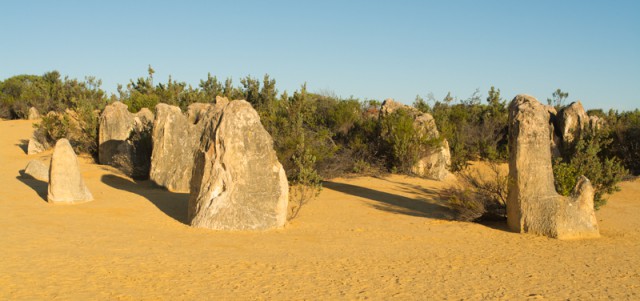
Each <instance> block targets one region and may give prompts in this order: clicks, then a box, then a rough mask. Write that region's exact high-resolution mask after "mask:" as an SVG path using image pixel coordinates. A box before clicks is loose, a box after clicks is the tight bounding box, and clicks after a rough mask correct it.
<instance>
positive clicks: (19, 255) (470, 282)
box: [0, 121, 640, 300]
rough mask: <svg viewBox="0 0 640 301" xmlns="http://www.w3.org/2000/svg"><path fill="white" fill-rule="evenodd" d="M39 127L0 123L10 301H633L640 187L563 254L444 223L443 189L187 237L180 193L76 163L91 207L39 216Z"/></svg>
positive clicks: (408, 191)
mask: <svg viewBox="0 0 640 301" xmlns="http://www.w3.org/2000/svg"><path fill="white" fill-rule="evenodd" d="M31 123H32V122H30V121H0V168H1V170H2V172H0V183H2V187H1V188H0V191H1V192H0V229H1V230H0V231H1V235H0V250H1V256H0V299H2V300H24V299H27V300H34V299H35V300H69V299H75V300H236V299H279V300H304V299H312V300H334V299H385V300H386V299H400V300H411V299H421V300H440V299H455V300H460V299H468V300H483V299H489V300H495V299H503V300H528V299H542V300H561V299H562V300H566V299H571V300H604V299H616V300H625V299H627V300H634V299H635V300H638V299H640V180H635V181H633V182H625V183H623V184H622V191H621V192H618V193H616V194H614V195H613V196H611V197H610V198H609V204H608V205H607V206H605V207H604V208H603V209H602V210H600V211H599V212H598V213H597V215H598V221H599V223H600V227H601V234H602V238H600V239H595V240H584V241H558V240H554V239H548V238H545V237H538V236H533V235H521V234H516V233H510V232H508V231H506V230H505V227H504V224H502V223H494V224H489V225H481V224H473V223H462V222H454V221H448V220H447V219H448V217H449V216H451V214H452V213H451V212H450V211H449V209H447V208H446V207H445V206H444V205H443V203H442V201H441V200H439V199H438V192H439V191H440V190H441V189H442V188H443V187H446V186H447V185H450V184H451V181H453V180H449V182H436V181H429V180H424V179H418V178H411V177H405V176H389V177H386V178H382V179H379V178H370V177H361V178H352V179H334V180H331V181H328V182H326V183H325V188H324V190H323V191H322V193H321V194H320V196H319V197H318V198H317V199H315V200H313V201H311V202H310V203H309V204H308V205H307V206H306V207H304V208H303V209H302V211H301V213H300V215H299V216H298V218H297V219H294V220H293V221H292V222H291V223H290V224H288V225H287V226H286V228H284V229H281V230H277V231H268V232H261V233H247V232H232V233H226V232H216V231H210V230H205V229H194V228H190V227H189V226H187V225H186V224H185V221H186V215H187V205H186V203H187V199H188V195H186V194H176V193H170V192H167V191H165V190H163V189H160V188H156V187H154V186H153V185H152V184H151V183H150V182H148V181H143V182H138V183H136V182H134V181H132V180H130V179H128V178H126V177H124V176H122V175H121V174H119V173H118V172H117V171H115V170H113V169H111V168H108V167H105V166H100V165H96V164H92V163H91V161H90V160H89V159H87V158H83V159H81V170H82V173H83V175H84V178H85V181H86V183H87V186H88V187H89V189H90V190H91V192H92V193H93V195H94V197H95V201H93V202H90V203H85V204H79V205H72V206H55V205H50V204H48V203H47V202H46V189H47V184H46V183H44V182H41V181H38V180H34V179H24V178H22V177H21V176H20V171H21V170H22V169H24V167H25V166H26V164H27V162H28V161H29V160H31V159H39V160H43V161H45V162H47V161H48V159H49V156H50V154H51V153H50V152H48V153H43V154H39V155H34V156H28V155H26V154H25V151H24V150H25V148H26V145H25V140H26V139H28V138H29V136H30V134H31V131H32V126H31Z"/></svg>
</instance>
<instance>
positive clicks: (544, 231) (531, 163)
mask: <svg viewBox="0 0 640 301" xmlns="http://www.w3.org/2000/svg"><path fill="white" fill-rule="evenodd" d="M549 131H550V128H549V113H548V111H547V110H546V109H545V107H544V106H543V105H542V104H540V103H539V102H538V101H537V100H536V99H535V98H534V97H532V96H528V95H518V96H516V97H515V98H514V99H513V101H511V104H510V105H509V152H510V153H509V195H508V199H507V223H508V225H509V228H510V229H511V230H512V231H515V232H521V233H525V232H526V233H533V234H538V235H545V236H549V237H554V238H559V239H577V238H593V237H599V236H600V233H599V230H598V224H597V220H596V216H595V212H594V209H593V197H594V192H593V187H592V186H591V184H590V182H589V180H588V179H587V178H585V177H582V178H581V179H580V180H579V181H578V184H577V185H576V187H575V189H574V192H573V196H571V197H564V196H561V195H559V194H558V193H557V192H556V190H555V186H554V178H553V171H552V166H551V148H550V146H549V143H550V140H549Z"/></svg>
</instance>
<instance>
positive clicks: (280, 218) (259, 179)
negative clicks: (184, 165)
mask: <svg viewBox="0 0 640 301" xmlns="http://www.w3.org/2000/svg"><path fill="white" fill-rule="evenodd" d="M203 120H205V121H206V122H205V125H204V129H203V134H202V137H201V139H200V141H199V143H198V148H197V151H196V153H195V165H194V168H193V178H192V179H191V197H190V199H189V211H188V212H189V221H190V224H191V225H192V226H194V227H203V228H210V229H217V230H266V229H272V228H278V227H282V226H283V225H284V223H285V221H286V214H287V205H288V193H289V187H288V182H287V177H286V175H285V172H284V169H283V168H282V165H281V164H280V162H279V161H278V158H277V156H276V153H275V150H274V149H273V140H272V138H271V136H270V135H269V133H267V131H266V130H265V129H264V127H263V126H262V124H261V123H260V117H259V116H258V113H257V112H256V111H255V110H254V109H253V108H252V107H251V105H250V104H249V103H248V102H246V101H244V100H235V101H232V102H230V103H229V104H228V105H226V106H225V105H219V106H217V107H216V108H214V109H212V110H209V111H208V112H207V116H206V117H204V119H203Z"/></svg>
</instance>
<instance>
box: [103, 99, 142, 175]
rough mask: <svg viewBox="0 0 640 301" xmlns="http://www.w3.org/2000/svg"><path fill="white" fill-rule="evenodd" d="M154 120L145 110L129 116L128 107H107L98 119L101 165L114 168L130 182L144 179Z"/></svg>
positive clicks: (122, 105)
mask: <svg viewBox="0 0 640 301" xmlns="http://www.w3.org/2000/svg"><path fill="white" fill-rule="evenodd" d="M153 119H154V117H153V113H151V111H149V109H146V108H144V109H142V110H140V112H138V113H136V114H132V113H131V112H129V110H128V109H127V105H125V104H123V103H121V102H118V101H117V102H114V103H112V104H110V105H108V106H106V107H105V109H104V111H103V112H102V115H100V130H99V147H98V158H99V160H100V164H107V165H111V166H113V167H116V168H118V169H120V170H121V171H122V172H124V173H125V174H127V175H129V176H131V177H133V178H147V177H148V176H149V168H150V166H151V149H152V146H151V128H152V126H153Z"/></svg>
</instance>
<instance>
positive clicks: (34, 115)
mask: <svg viewBox="0 0 640 301" xmlns="http://www.w3.org/2000/svg"><path fill="white" fill-rule="evenodd" d="M40 117H42V116H40V112H38V109H36V108H35V107H30V108H29V114H28V115H27V119H28V120H36V119H40Z"/></svg>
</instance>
